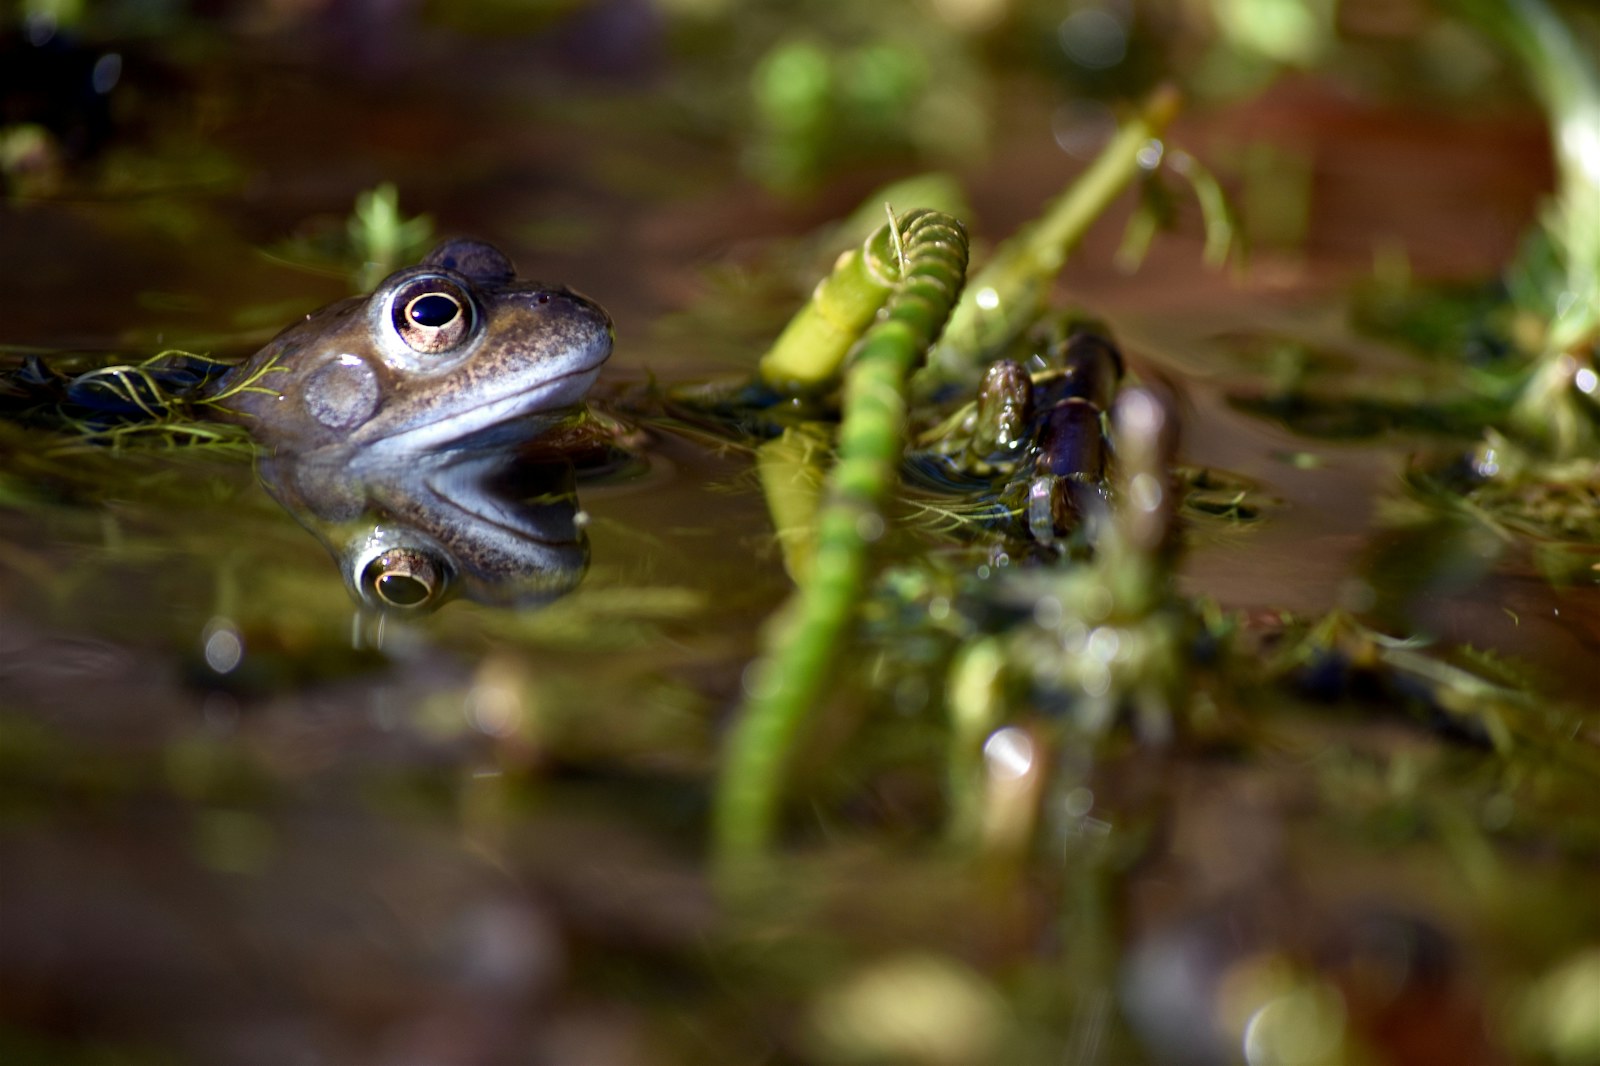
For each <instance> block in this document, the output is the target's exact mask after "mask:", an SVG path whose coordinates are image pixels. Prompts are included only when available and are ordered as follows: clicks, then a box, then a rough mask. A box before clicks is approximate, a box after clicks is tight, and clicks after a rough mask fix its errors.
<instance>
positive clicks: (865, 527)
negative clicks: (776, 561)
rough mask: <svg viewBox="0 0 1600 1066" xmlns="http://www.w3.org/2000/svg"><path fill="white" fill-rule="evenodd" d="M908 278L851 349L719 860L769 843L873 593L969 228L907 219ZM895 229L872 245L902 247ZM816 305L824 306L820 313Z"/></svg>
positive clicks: (738, 733) (760, 672)
mask: <svg viewBox="0 0 1600 1066" xmlns="http://www.w3.org/2000/svg"><path fill="white" fill-rule="evenodd" d="M895 232H897V233H898V243H899V246H900V251H901V253H902V256H903V258H902V256H896V257H895V261H896V263H897V265H898V264H899V263H901V262H903V264H904V269H903V271H901V273H900V277H899V279H898V282H897V283H896V285H895V287H894V291H893V295H892V296H890V297H889V299H888V301H887V304H886V305H885V307H884V313H883V315H882V316H880V317H878V319H877V321H876V322H875V324H874V325H873V326H872V327H871V329H869V330H868V331H867V333H866V334H865V336H863V337H862V338H861V341H860V343H859V344H858V345H857V346H856V347H855V348H854V350H853V352H852V353H851V365H850V367H849V370H848V372H847V374H846V377H845V383H844V396H843V418H842V422H841V425H840V429H839V445H838V451H839V458H838V462H837V464H836V465H835V466H834V468H833V470H832V471H831V473H830V475H829V477H828V479H827V484H826V487H825V490H824V497H823V502H822V505H821V507H820V509H819V511H818V514H817V517H816V535H815V546H814V549H813V550H812V554H811V560H810V563H809V565H808V566H807V567H806V576H805V580H804V583H803V584H801V585H800V587H799V588H798V589H797V591H796V592H795V594H794V596H793V597H792V598H791V600H790V602H789V603H788V604H787V605H786V606H785V608H784V610H783V611H782V612H781V613H780V614H779V615H778V617H777V618H776V619H774V621H773V623H771V624H770V625H769V629H768V631H767V632H766V634H765V635H764V644H765V649H764V651H763V654H762V656H761V658H760V659H759V660H758V661H757V662H756V663H755V664H754V666H753V667H752V670H751V672H750V674H749V677H750V678H751V679H752V680H751V684H750V685H749V696H748V698H747V699H746V701H745V705H744V707H743V708H742V709H741V711H740V715H739V720H738V722H737V723H736V724H735V726H734V728H733V730H732V732H731V734H730V735H729V738H728V741H727V746H726V750H725V752H724V755H723V760H722V774H721V780H720V781H719V783H718V789H717V796H716V813H715V835H716V846H717V849H718V853H719V857H720V858H721V859H722V860H723V861H724V863H725V864H728V865H730V866H732V865H734V864H739V863H744V862H747V861H748V860H751V859H754V858H757V857H758V856H759V855H760V854H761V853H762V851H763V850H764V849H765V848H766V847H767V844H768V842H769V841H770V839H771V836H772V833H773V829H774V825H775V823H776V820H777V813H778V808H779V801H780V799H781V797H782V794H783V785H784V773H783V769H784V761H785V759H786V758H787V756H788V754H789V752H790V751H791V750H793V747H794V742H795V739H796V738H797V737H798V736H799V735H800V734H801V732H802V730H803V729H804V727H805V725H806V723H807V722H808V721H809V720H810V718H811V715H812V713H813V712H814V711H815V709H816V707H817V706H818V704H819V703H820V702H821V699H822V696H823V694H824V692H825V691H826V689H827V686H828V684H829V682H830V680H831V678H832V675H833V667H834V664H835V662H836V660H837V657H838V653H839V649H840V648H841V647H842V646H843V643H844V640H845V638H846V636H847V635H848V633H849V631H850V627H851V625H852V624H853V622H854V617H855V611H856V605H857V603H858V602H859V601H860V599H861V597H862V596H863V595H864V592H865V589H866V585H867V574H868V563H869V554H870V551H871V548H872V546H873V544H874V543H875V542H877V541H878V540H880V539H881V538H882V536H883V534H884V531H885V528H886V525H887V518H886V516H885V509H886V505H887V503H888V501H889V499H890V498H891V496H892V495H893V492H894V489H895V486H896V485H897V484H898V483H899V467H900V461H901V455H902V452H903V450H904V447H905V442H906V390H907V385H908V382H909V379H910V376H911V371H912V370H913V368H914V367H915V366H916V365H917V363H918V361H919V360H921V359H922V358H923V356H924V354H925V353H926V352H927V350H928V348H929V346H930V345H931V344H932V343H933V341H934V339H935V337H937V336H938V333H939V331H940V329H941V328H943V326H944V323H945V321H946V319H947V317H948V316H949V314H950V309H951V308H952V307H953V306H954V304H955V301H956V298H957V297H958V296H959V294H960V292H961V287H962V283H963V281H964V280H965V277H966V265H967V237H966V232H965V231H964V230H963V228H962V226H961V224H960V223H959V222H957V221H956V220H955V219H953V218H950V217H949V216H948V215H942V214H939V213H938V212H934V211H911V212H907V213H906V214H904V215H901V216H900V217H899V218H898V219H897V220H896V226H895ZM890 240H891V237H890V227H888V226H884V227H883V228H882V229H881V230H880V231H879V233H878V234H876V235H874V237H873V238H872V239H871V240H870V241H869V242H868V245H869V246H872V245H874V243H876V244H878V245H879V246H882V245H883V244H886V243H888V242H890ZM815 303H816V301H813V305H814V304H815Z"/></svg>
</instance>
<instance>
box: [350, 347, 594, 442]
mask: <svg viewBox="0 0 1600 1066" xmlns="http://www.w3.org/2000/svg"><path fill="white" fill-rule="evenodd" d="M606 354H609V352H607V353H606ZM604 362H605V358H604V356H602V357H601V358H599V359H596V360H594V361H593V362H592V363H590V364H587V365H583V366H579V367H577V368H575V369H573V370H569V371H568V372H566V373H565V374H558V375H556V376H554V377H550V378H546V379H544V380H543V381H541V382H539V383H538V384H537V385H534V386H532V387H530V388H524V389H518V390H517V391H515V392H508V393H504V394H502V395H498V396H492V397H490V398H489V399H486V400H484V401H483V402H481V403H476V404H473V405H472V406H470V407H465V408H454V409H452V410H450V411H449V412H448V413H446V414H442V415H440V416H439V417H438V418H434V419H429V420H427V421H424V422H418V423H415V424H413V425H411V426H408V427H407V428H405V429H402V430H399V431H397V432H393V433H381V435H377V436H374V437H373V438H372V439H371V440H368V441H363V440H361V439H360V438H361V437H362V436H363V434H362V433H361V432H359V431H358V432H357V433H356V434H355V436H354V437H353V438H352V440H351V443H352V444H356V445H359V446H362V447H364V448H367V449H369V450H381V451H384V452H416V453H421V452H429V451H437V450H440V449H444V448H450V447H455V446H458V445H461V444H465V443H467V442H468V441H469V440H472V439H474V438H479V437H481V436H482V435H484V434H486V433H489V432H491V431H493V430H495V429H499V428H501V427H503V426H507V425H510V424H511V423H514V422H520V421H522V420H523V419H525V418H527V417H529V416H530V415H534V414H539V415H549V416H551V417H552V418H559V417H560V416H561V415H563V414H565V413H567V412H569V411H571V410H572V409H573V408H575V407H578V406H579V405H581V404H582V403H583V397H584V395H585V394H586V393H587V392H588V391H589V388H590V386H591V385H593V384H594V379H595V378H596V377H598V376H599V374H600V367H601V366H602V365H603V364H604ZM563 395H567V396H570V399H566V400H560V399H557V397H560V396H563ZM368 426H369V427H372V428H374V429H377V428H378V427H375V426H373V424H372V423H370V422H369V423H368ZM363 428H366V427H363Z"/></svg>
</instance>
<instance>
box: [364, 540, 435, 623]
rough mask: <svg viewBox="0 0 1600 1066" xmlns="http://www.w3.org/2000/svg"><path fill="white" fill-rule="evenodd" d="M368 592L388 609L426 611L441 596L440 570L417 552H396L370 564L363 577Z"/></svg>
mask: <svg viewBox="0 0 1600 1066" xmlns="http://www.w3.org/2000/svg"><path fill="white" fill-rule="evenodd" d="M361 584H362V587H363V589H364V590H365V591H367V592H369V593H370V594H371V595H372V596H374V597H376V598H377V600H378V602H379V603H380V604H381V605H383V606H385V607H397V608H400V609H402V610H406V609H414V608H417V607H425V606H427V605H428V603H429V601H431V600H432V599H433V598H434V597H435V596H436V595H437V594H438V592H439V587H440V573H439V568H438V567H437V566H435V565H434V562H433V560H432V559H431V558H429V557H428V556H427V555H425V554H424V553H422V552H420V551H417V550H416V549H414V548H393V549H390V550H389V551H386V552H384V553H383V554H382V555H380V556H378V557H377V558H376V559H374V560H372V562H370V563H368V564H367V568H366V570H364V571H363V572H362V574H361Z"/></svg>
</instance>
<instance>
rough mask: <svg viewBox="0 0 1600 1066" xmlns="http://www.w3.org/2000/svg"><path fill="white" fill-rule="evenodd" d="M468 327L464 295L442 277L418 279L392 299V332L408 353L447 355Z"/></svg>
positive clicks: (469, 319)
mask: <svg viewBox="0 0 1600 1066" xmlns="http://www.w3.org/2000/svg"><path fill="white" fill-rule="evenodd" d="M471 328H472V304H471V302H470V301H469V300H468V298H467V294H466V293H464V292H462V291H461V289H460V288H459V287H458V286H457V285H455V284H454V283H452V282H450V281H447V280H446V279H444V278H418V279H416V280H415V281H412V282H411V283H410V284H408V285H406V286H405V287H404V288H402V289H401V290H400V291H399V292H398V293H396V294H395V298H394V330H395V332H396V333H398V334H399V335H400V339H401V340H403V341H405V342H406V346H407V347H409V348H410V349H411V350H412V351H416V352H421V353H423V354H424V355H433V354H435V353H438V352H448V351H449V350H450V349H452V348H455V347H457V346H458V345H460V344H461V342H462V341H464V340H465V339H466V337H467V333H468V332H469V331H470V330H471Z"/></svg>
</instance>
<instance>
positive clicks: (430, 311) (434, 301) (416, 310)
mask: <svg viewBox="0 0 1600 1066" xmlns="http://www.w3.org/2000/svg"><path fill="white" fill-rule="evenodd" d="M459 312H460V305H458V304H457V303H456V302H455V301H454V300H452V299H450V297H448V296H440V295H438V294H437V293H435V294H433V295H432V296H419V297H417V298H416V299H415V300H413V301H412V302H411V321H413V322H415V323H416V324H417V325H419V326H431V327H434V328H438V327H439V326H443V325H446V324H448V323H449V322H450V320H451V319H453V318H455V317H456V315H457V314H458V313H459Z"/></svg>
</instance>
